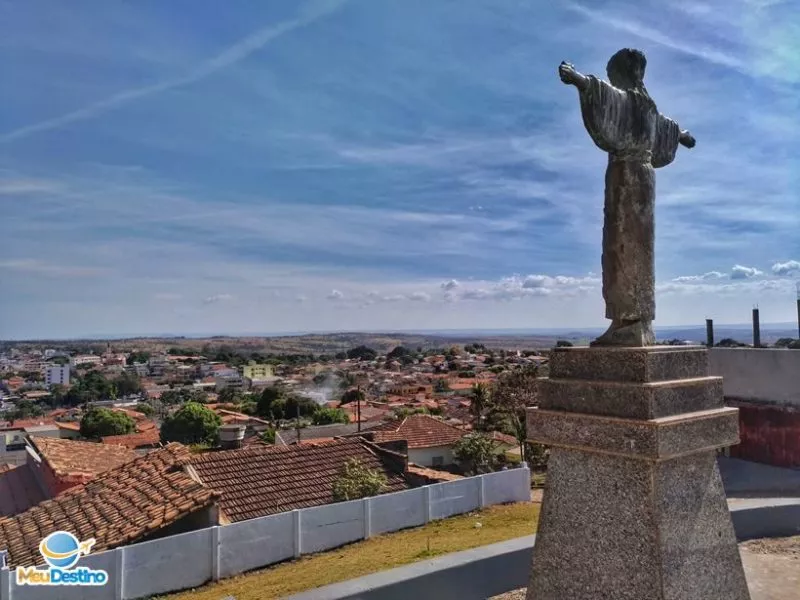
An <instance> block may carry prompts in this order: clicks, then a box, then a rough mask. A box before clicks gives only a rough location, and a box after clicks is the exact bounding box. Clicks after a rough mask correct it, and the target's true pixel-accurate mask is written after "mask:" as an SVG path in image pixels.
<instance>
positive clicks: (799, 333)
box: [797, 281, 800, 339]
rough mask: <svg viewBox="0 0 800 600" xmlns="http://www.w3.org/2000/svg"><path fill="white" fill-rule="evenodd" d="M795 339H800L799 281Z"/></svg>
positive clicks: (799, 286) (798, 283) (798, 284)
mask: <svg viewBox="0 0 800 600" xmlns="http://www.w3.org/2000/svg"><path fill="white" fill-rule="evenodd" d="M797 339H800V281H798V282H797Z"/></svg>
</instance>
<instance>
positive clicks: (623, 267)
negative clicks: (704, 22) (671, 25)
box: [558, 48, 695, 346]
mask: <svg viewBox="0 0 800 600" xmlns="http://www.w3.org/2000/svg"><path fill="white" fill-rule="evenodd" d="M646 64H647V60H646V59H645V56H644V54H643V53H642V52H640V51H639V50H632V49H627V48H626V49H623V50H620V51H619V52H617V53H616V54H614V56H612V57H611V60H609V61H608V66H607V67H606V72H607V73H608V79H609V80H610V82H611V83H610V84H609V83H607V82H605V81H602V80H601V79H598V78H597V77H595V76H594V75H582V74H581V73H578V72H577V71H576V70H575V68H574V67H573V66H572V65H571V64H569V63H567V62H562V63H561V65H560V66H559V68H558V74H559V76H560V77H561V81H563V82H564V83H566V84H569V85H574V86H575V87H576V88H577V89H578V93H579V94H580V102H581V113H582V114H583V124H584V125H585V126H586V130H587V131H588V132H589V135H590V136H591V137H592V140H594V143H595V144H596V145H597V146H598V147H599V148H600V149H601V150H603V151H605V152H608V167H607V168H606V191H605V207H604V209H603V213H604V217H605V219H604V224H603V258H602V263H603V299H604V300H605V302H606V318H607V319H611V325H610V327H609V328H608V331H606V332H605V333H604V334H603V335H601V336H600V337H599V338H597V339H596V340H594V341H593V342H592V345H595V346H649V345H652V344H654V343H655V336H654V334H653V325H652V323H653V319H654V318H655V261H654V255H653V246H654V237H655V220H654V215H653V207H654V202H655V191H656V188H655V171H654V169H657V168H659V167H664V166H666V165H668V164H670V163H671V162H672V161H673V159H674V158H675V152H676V151H677V149H678V144H682V145H683V146H686V147H687V148H692V147H694V145H695V140H694V138H693V137H692V135H691V134H690V133H689V132H688V131H683V130H681V129H680V127H678V124H677V123H676V122H675V121H673V120H671V119H668V118H667V117H665V116H663V115H661V114H659V112H658V109H657V108H656V103H655V102H653V100H652V98H650V96H649V94H648V93H647V90H646V89H645V87H644V81H643V80H644V70H645V66H646Z"/></svg>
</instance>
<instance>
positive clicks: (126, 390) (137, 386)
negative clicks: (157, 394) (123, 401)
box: [113, 373, 143, 396]
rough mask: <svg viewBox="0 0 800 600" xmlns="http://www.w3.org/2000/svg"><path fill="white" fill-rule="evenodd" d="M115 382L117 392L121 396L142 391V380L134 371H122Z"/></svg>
mask: <svg viewBox="0 0 800 600" xmlns="http://www.w3.org/2000/svg"><path fill="white" fill-rule="evenodd" d="M113 384H114V385H115V386H116V388H117V393H118V394H119V395H120V396H131V395H133V394H140V393H142V391H143V389H142V382H141V381H140V380H139V377H137V376H136V375H135V374H133V373H122V374H121V375H120V376H119V377H117V378H116V379H115V380H114V382H113Z"/></svg>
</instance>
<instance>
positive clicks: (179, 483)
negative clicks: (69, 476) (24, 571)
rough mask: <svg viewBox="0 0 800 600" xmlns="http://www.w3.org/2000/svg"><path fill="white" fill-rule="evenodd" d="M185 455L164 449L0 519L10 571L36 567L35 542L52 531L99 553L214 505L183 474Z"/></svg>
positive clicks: (206, 491)
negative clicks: (90, 542) (62, 532)
mask: <svg viewBox="0 0 800 600" xmlns="http://www.w3.org/2000/svg"><path fill="white" fill-rule="evenodd" d="M96 445H97V446H98V447H100V445H99V444H96ZM189 456H190V453H189V450H188V448H186V447H185V446H182V445H181V444H169V445H167V446H165V447H164V448H160V449H158V450H155V451H154V452H151V453H149V454H146V455H144V456H141V457H139V458H137V459H135V460H133V461H131V462H129V463H126V464H124V465H122V466H121V467H118V468H116V469H112V470H111V471H107V472H105V473H103V474H102V475H99V476H98V477H96V478H95V479H93V480H92V481H90V482H89V483H87V484H85V485H81V486H76V487H74V488H71V489H69V490H67V491H66V492H64V493H62V494H60V495H58V496H56V497H55V498H53V499H51V500H45V501H44V502H42V503H40V504H38V505H37V506H34V507H33V508H31V509H29V510H27V511H25V512H24V513H21V514H19V515H17V516H15V517H10V518H0V549H6V550H8V563H9V566H11V567H12V568H13V567H15V566H17V565H23V566H29V565H38V564H41V563H42V558H41V554H39V542H40V541H41V540H42V538H44V537H46V536H47V535H49V534H50V533H52V532H54V531H58V530H65V531H69V532H71V533H72V534H74V535H75V536H77V537H78V538H79V539H81V540H84V539H86V538H90V537H93V538H95V539H96V540H97V542H96V544H95V546H94V551H96V552H102V551H103V550H109V549H112V548H116V547H117V546H122V545H125V544H131V543H134V542H137V541H139V540H141V539H142V538H143V537H144V536H147V535H149V534H151V533H154V532H156V531H158V530H159V529H161V528H163V527H166V526H168V525H170V524H172V523H174V522H175V521H177V520H178V519H180V518H181V517H184V516H186V515H189V514H191V513H194V512H196V511H198V510H200V509H203V508H206V507H209V506H211V505H213V504H214V503H215V502H216V500H217V498H218V496H219V495H218V494H217V493H216V492H214V491H213V490H211V489H210V488H208V487H206V486H204V485H203V484H201V483H199V482H198V481H197V480H195V479H193V478H192V477H191V476H190V475H189V474H188V473H187V472H186V471H185V470H184V469H183V465H184V464H185V463H186V461H187V460H188V458H189Z"/></svg>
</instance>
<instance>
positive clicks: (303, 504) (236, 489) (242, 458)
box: [190, 438, 412, 522]
mask: <svg viewBox="0 0 800 600" xmlns="http://www.w3.org/2000/svg"><path fill="white" fill-rule="evenodd" d="M350 458H356V459H358V460H360V461H361V462H362V464H364V465H366V466H367V467H369V468H371V469H375V470H376V471H379V472H380V473H382V474H383V475H384V476H385V477H386V480H387V486H386V489H384V490H383V491H384V493H388V492H398V491H401V490H405V489H409V488H410V487H412V486H411V484H410V483H409V482H408V481H407V479H406V477H405V471H406V467H407V464H406V461H405V457H404V456H402V455H401V454H398V453H395V452H392V451H389V450H386V449H384V448H381V447H379V446H377V445H376V444H372V443H370V442H367V441H365V440H363V439H361V438H353V439H336V440H330V441H322V442H313V443H305V444H303V443H301V444H295V445H291V446H267V445H262V444H259V445H251V446H248V447H245V448H240V449H237V450H222V451H219V452H208V453H204V454H200V455H195V456H193V457H192V460H191V463H190V470H191V472H192V473H193V474H194V475H196V477H197V480H198V481H200V482H202V483H203V484H204V485H207V486H209V487H210V488H212V489H214V490H216V491H217V492H219V493H220V494H221V496H220V500H219V503H220V511H221V513H220V519H221V520H222V521H223V522H224V521H226V520H227V521H231V522H237V521H244V520H246V519H254V518H256V517H263V516H266V515H271V514H274V513H280V512H286V511H289V510H294V509H297V508H308V507H311V506H321V505H324V504H330V503H331V502H333V501H334V498H333V484H334V482H335V481H336V479H337V477H338V476H339V474H340V473H341V471H342V468H343V467H344V465H345V463H346V462H347V460H348V459H350Z"/></svg>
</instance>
